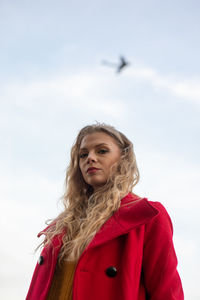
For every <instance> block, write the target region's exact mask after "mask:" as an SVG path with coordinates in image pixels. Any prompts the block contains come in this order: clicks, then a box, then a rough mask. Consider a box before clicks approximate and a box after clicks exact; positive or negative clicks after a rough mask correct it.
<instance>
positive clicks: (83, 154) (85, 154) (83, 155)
mask: <svg viewBox="0 0 200 300" xmlns="http://www.w3.org/2000/svg"><path fill="white" fill-rule="evenodd" d="M86 156H87V153H82V154H80V155H79V158H85V157H86Z"/></svg>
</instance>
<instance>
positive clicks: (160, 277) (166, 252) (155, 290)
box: [143, 202, 184, 300]
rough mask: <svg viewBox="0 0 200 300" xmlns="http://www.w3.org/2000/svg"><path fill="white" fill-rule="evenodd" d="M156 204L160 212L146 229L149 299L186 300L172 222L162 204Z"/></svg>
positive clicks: (145, 260)
mask: <svg viewBox="0 0 200 300" xmlns="http://www.w3.org/2000/svg"><path fill="white" fill-rule="evenodd" d="M153 205H154V206H155V207H156V208H157V209H158V210H159V211H160V212H159V214H158V215H157V216H156V217H155V218H154V219H153V220H151V221H150V222H149V223H148V224H146V226H145V236H144V252H143V275H144V284H145V289H146V292H147V299H150V300H161V299H162V300H183V299H184V295H183V289H182V284H181V280H180V277H179V274H178V272H177V257H176V253H175V250H174V245H173V240H172V236H173V227H172V222H171V219H170V217H169V215H168V213H167V211H166V209H165V208H164V207H163V205H162V204H161V203H159V202H153Z"/></svg>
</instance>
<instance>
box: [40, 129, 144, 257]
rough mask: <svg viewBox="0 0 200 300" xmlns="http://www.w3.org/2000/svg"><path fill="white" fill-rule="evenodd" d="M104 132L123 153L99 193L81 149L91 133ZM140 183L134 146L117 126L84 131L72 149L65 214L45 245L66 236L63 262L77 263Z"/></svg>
mask: <svg viewBox="0 0 200 300" xmlns="http://www.w3.org/2000/svg"><path fill="white" fill-rule="evenodd" d="M96 132H103V133H106V134H107V135H109V136H111V137H112V138H113V139H114V141H115V142H116V144H117V145H118V146H119V148H120V150H121V156H120V159H119V161H118V162H117V166H116V165H115V169H114V165H113V166H112V168H113V170H114V172H110V174H111V175H110V177H109V178H108V180H107V182H106V184H105V185H103V186H101V187H100V188H99V189H98V190H97V191H95V192H94V191H93V188H92V187H91V186H90V185H88V184H87V183H86V182H85V181H84V179H83V176H82V174H81V171H80V168H79V149H80V145H81V142H82V139H83V138H84V137H85V136H86V135H88V134H91V133H96ZM138 181H139V171H138V168H137V164H136V158H135V154H134V151H133V144H132V143H131V141H129V140H128V138H127V137H126V136H125V135H124V134H123V133H121V132H120V131H118V130H116V129H115V128H114V127H113V126H110V125H107V124H104V123H97V124H93V125H88V126H85V127H84V128H82V129H81V130H80V132H79V134H78V136H77V138H76V140H75V143H74V145H73V146H72V149H71V161H70V164H69V166H68V168H67V170H66V178H65V192H64V194H63V196H62V201H63V205H64V211H63V212H62V213H61V214H60V215H59V216H58V217H57V218H56V219H55V220H53V221H52V222H51V224H50V226H49V227H48V229H47V230H46V231H45V232H44V234H45V239H44V241H43V242H42V245H45V246H47V245H49V244H51V241H52V239H53V238H54V237H55V236H56V235H58V234H60V233H63V232H65V234H64V235H63V237H62V241H63V245H62V248H61V250H60V254H59V262H61V261H62V260H63V259H64V260H68V261H77V260H78V259H79V257H80V255H81V254H82V252H83V251H84V249H85V248H86V247H87V246H88V245H89V243H90V242H91V240H92V239H93V238H94V236H95V234H96V233H97V232H98V231H99V229H100V228H101V226H102V225H103V224H104V223H105V222H106V221H107V220H108V219H109V218H110V217H111V216H112V214H113V213H114V212H115V211H117V210H118V209H119V207H120V200H121V199H122V198H123V197H124V196H125V195H126V194H127V193H129V192H132V189H133V187H134V186H135V185H136V184H137V183H138Z"/></svg>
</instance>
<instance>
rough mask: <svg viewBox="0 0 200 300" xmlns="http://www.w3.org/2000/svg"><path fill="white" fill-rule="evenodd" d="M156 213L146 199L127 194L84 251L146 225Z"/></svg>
mask: <svg viewBox="0 0 200 300" xmlns="http://www.w3.org/2000/svg"><path fill="white" fill-rule="evenodd" d="M158 213H159V211H158V210H157V209H156V208H155V207H153V206H152V205H151V204H150V202H149V201H148V200H147V198H139V197H138V196H136V195H134V194H131V193H130V194H128V195H127V196H126V197H124V198H123V199H122V200H121V206H120V208H119V210H118V211H117V212H115V213H114V214H113V216H112V217H111V218H110V219H108V221H107V222H106V223H105V224H104V225H103V226H102V227H101V229H100V230H99V232H98V233H97V234H96V235H95V237H94V239H93V240H92V241H91V243H90V244H89V245H88V247H87V248H86V249H85V250H87V249H90V248H93V247H96V246H98V245H100V244H103V243H106V242H108V241H109V240H112V239H114V238H116V237H118V236H120V235H123V234H125V233H127V232H129V231H130V230H131V229H133V228H134V227H136V226H139V225H143V224H146V223H148V222H149V221H150V220H151V219H152V218H154V217H155V216H156V215H157V214H158Z"/></svg>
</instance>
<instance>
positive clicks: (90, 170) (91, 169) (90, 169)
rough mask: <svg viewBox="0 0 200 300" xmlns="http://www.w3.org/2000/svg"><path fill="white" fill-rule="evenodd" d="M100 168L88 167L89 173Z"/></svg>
mask: <svg viewBox="0 0 200 300" xmlns="http://www.w3.org/2000/svg"><path fill="white" fill-rule="evenodd" d="M98 170H100V169H98V168H94V167H90V168H88V169H87V173H91V172H95V171H98Z"/></svg>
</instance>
